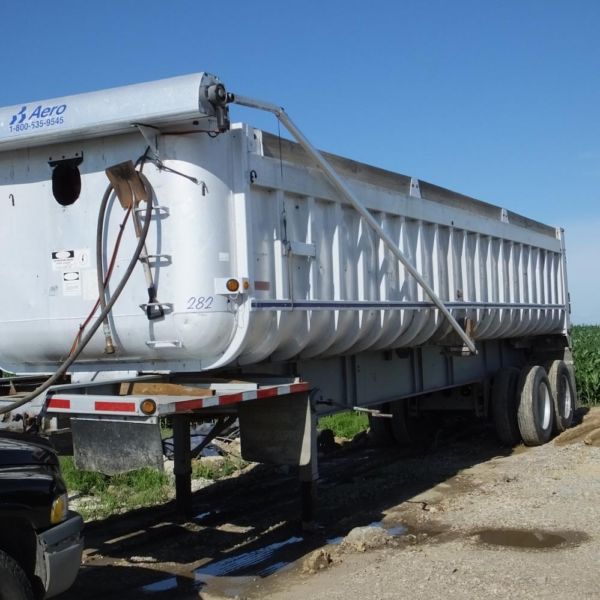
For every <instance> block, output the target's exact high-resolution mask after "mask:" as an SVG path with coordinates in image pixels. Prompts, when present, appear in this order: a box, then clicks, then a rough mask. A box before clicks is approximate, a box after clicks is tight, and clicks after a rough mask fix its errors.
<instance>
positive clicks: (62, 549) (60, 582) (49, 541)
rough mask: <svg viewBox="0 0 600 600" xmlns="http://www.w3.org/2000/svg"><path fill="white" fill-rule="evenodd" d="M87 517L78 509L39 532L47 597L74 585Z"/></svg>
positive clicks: (79, 562)
mask: <svg viewBox="0 0 600 600" xmlns="http://www.w3.org/2000/svg"><path fill="white" fill-rule="evenodd" d="M82 529H83V519H82V518H81V516H80V515H78V514H77V513H74V512H70V513H69V517H68V518H67V520H66V521H63V522H62V523H60V524H59V525H55V526H54V527H52V528H51V529H48V530H46V531H44V532H43V533H40V534H38V541H39V550H40V551H41V552H42V554H43V561H44V566H45V578H44V579H45V581H44V587H45V588H46V598H51V597H52V596H56V595H57V594H60V593H61V592H64V591H65V590H66V589H68V588H69V587H71V585H72V584H73V582H74V581H75V577H77V572H78V571H79V567H80V565H81V555H82V552H83V538H82V537H81V530H82Z"/></svg>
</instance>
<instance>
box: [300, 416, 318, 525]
mask: <svg viewBox="0 0 600 600" xmlns="http://www.w3.org/2000/svg"><path fill="white" fill-rule="evenodd" d="M310 438H311V439H310V461H309V462H308V464H306V465H300V473H299V474H300V497H301V502H302V509H301V518H302V529H303V530H304V531H308V532H310V531H314V530H315V529H316V528H317V524H316V521H315V508H316V503H317V480H318V479H319V465H318V460H317V416H316V414H315V413H314V412H312V410H311V424H310Z"/></svg>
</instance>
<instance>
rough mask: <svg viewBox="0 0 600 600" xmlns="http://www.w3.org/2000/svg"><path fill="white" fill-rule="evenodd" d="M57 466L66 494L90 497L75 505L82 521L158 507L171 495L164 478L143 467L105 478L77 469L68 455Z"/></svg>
mask: <svg viewBox="0 0 600 600" xmlns="http://www.w3.org/2000/svg"><path fill="white" fill-rule="evenodd" d="M60 466H61V470H62V474H63V478H64V480H65V483H66V484H67V488H68V489H69V491H75V490H77V491H78V492H79V493H80V494H82V495H84V496H91V497H92V498H91V499H90V501H89V502H82V503H81V504H79V505H78V506H77V510H78V511H79V512H80V513H81V514H82V516H83V518H84V519H91V518H104V517H107V516H109V515H111V514H114V513H120V512H126V511H128V510H132V509H135V508H140V507H142V506H152V505H154V504H160V503H162V502H166V501H167V500H169V499H170V498H171V497H172V495H173V491H172V486H171V483H170V481H169V477H168V475H167V474H166V473H163V472H162V471H158V470H157V469H150V468H144V469H138V470H136V471H130V472H129V473H120V474H119V475H113V476H108V475H103V474H101V473H95V472H92V471H81V470H79V469H77V468H76V467H75V465H74V463H73V458H72V457H70V456H62V457H61V458H60Z"/></svg>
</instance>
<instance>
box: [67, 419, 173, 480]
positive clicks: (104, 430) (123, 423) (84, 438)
mask: <svg viewBox="0 0 600 600" xmlns="http://www.w3.org/2000/svg"><path fill="white" fill-rule="evenodd" d="M71 429H72V432H73V455H74V458H75V466H76V467H77V468H78V469H84V470H86V471H98V472H100V473H104V474H105V475H116V474H117V473H125V472H126V471H132V470H134V469H140V468H142V467H155V468H157V469H161V470H162V468H163V451H162V442H161V439H160V428H159V426H158V423H152V422H150V423H149V422H140V421H130V420H115V419H110V420H108V419H98V418H94V419H85V418H72V419H71Z"/></svg>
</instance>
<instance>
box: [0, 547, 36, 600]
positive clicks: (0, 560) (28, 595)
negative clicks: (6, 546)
mask: <svg viewBox="0 0 600 600" xmlns="http://www.w3.org/2000/svg"><path fill="white" fill-rule="evenodd" d="M0 600H34V596H33V590H32V589H31V582H30V581H29V579H27V575H25V572H24V571H23V569H21V567H20V566H19V564H18V563H17V562H16V561H15V560H14V559H13V558H11V557H10V556H8V554H5V553H4V552H2V550H0Z"/></svg>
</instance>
